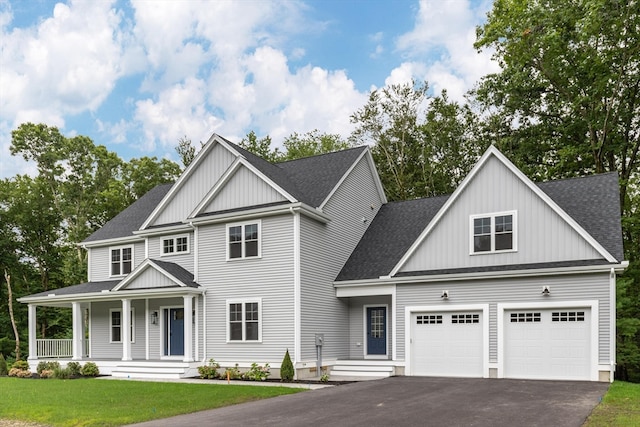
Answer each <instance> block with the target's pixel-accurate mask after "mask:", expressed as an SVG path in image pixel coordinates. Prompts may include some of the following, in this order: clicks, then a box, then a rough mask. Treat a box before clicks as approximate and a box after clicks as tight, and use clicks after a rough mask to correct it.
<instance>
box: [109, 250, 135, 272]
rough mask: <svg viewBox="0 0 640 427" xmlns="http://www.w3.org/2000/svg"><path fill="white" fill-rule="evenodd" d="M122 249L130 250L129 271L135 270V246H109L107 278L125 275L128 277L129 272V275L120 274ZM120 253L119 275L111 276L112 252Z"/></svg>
mask: <svg viewBox="0 0 640 427" xmlns="http://www.w3.org/2000/svg"><path fill="white" fill-rule="evenodd" d="M123 249H131V271H133V270H134V269H135V259H136V257H135V246H134V245H124V246H110V247H109V267H108V268H109V277H125V276H126V275H128V274H129V273H131V271H130V272H129V273H122V250H123ZM116 250H117V251H120V274H112V273H113V270H112V267H113V261H112V257H113V254H112V252H113V251H116Z"/></svg>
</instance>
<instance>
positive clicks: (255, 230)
mask: <svg viewBox="0 0 640 427" xmlns="http://www.w3.org/2000/svg"><path fill="white" fill-rule="evenodd" d="M260 256H261V253H260V222H259V221H254V222H247V223H242V224H228V225H227V259H237V258H258V257H260Z"/></svg>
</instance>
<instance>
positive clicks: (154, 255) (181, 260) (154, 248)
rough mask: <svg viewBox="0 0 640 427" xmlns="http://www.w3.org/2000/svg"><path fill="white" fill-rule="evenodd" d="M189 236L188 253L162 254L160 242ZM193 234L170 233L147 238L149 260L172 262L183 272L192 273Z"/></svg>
mask: <svg viewBox="0 0 640 427" xmlns="http://www.w3.org/2000/svg"><path fill="white" fill-rule="evenodd" d="M187 235H188V236H189V253H186V254H169V255H163V254H162V240H163V239H166V238H169V237H182V236H187ZM193 245H194V241H193V233H192V232H191V233H170V234H167V235H164V236H154V237H149V258H151V259H159V260H161V261H167V262H173V263H174V264H178V265H179V266H181V267H183V268H184V269H185V270H188V271H191V272H193V260H194V250H193Z"/></svg>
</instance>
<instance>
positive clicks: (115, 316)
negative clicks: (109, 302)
mask: <svg viewBox="0 0 640 427" xmlns="http://www.w3.org/2000/svg"><path fill="white" fill-rule="evenodd" d="M111 324H112V325H113V326H120V324H121V323H120V312H119V311H112V312H111Z"/></svg>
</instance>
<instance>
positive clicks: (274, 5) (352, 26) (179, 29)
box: [0, 0, 498, 178]
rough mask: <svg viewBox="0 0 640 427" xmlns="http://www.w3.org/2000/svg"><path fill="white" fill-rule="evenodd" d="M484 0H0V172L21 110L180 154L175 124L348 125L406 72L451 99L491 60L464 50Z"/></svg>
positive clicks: (153, 150) (269, 128)
mask: <svg viewBox="0 0 640 427" xmlns="http://www.w3.org/2000/svg"><path fill="white" fill-rule="evenodd" d="M490 7H491V1H490V0H435V1H434V0H411V1H410V0H344V1H340V0H323V1H320V0H314V1H310V0H309V1H297V0H285V1H267V0H235V1H226V0H218V1H215V2H214V1H198V0H181V1H172V0H157V1H153V0H143V1H136V0H131V1H125V0H99V1H64V2H63V1H60V2H55V1H49V0H28V1H24V0H12V1H8V0H0V47H1V51H0V178H3V177H8V176H13V175H15V174H16V173H33V171H34V167H33V165H30V164H28V163H26V162H24V161H22V160H21V159H17V158H15V157H11V156H10V154H9V145H10V142H11V130H13V129H15V128H17V127H18V126H19V125H20V124H21V123H24V122H28V121H31V122H36V123H37V122H42V123H46V124H48V125H50V126H57V127H58V128H59V129H60V130H61V131H62V132H63V134H65V135H67V136H73V135H76V134H81V135H86V136H88V137H90V138H91V139H92V140H93V141H94V142H95V143H96V144H103V145H106V146H107V147H108V148H109V149H110V150H112V151H116V152H117V153H118V154H119V155H120V156H121V157H122V158H124V159H129V158H131V157H141V156H157V157H168V158H171V159H173V160H176V161H177V160H178V158H177V155H176V153H175V149H174V148H175V146H176V145H177V141H178V139H179V138H181V137H184V136H186V137H187V138H189V139H191V140H192V141H194V142H197V141H206V140H207V139H208V138H209V136H210V135H211V134H212V133H213V132H216V133H219V134H221V135H223V136H225V137H227V138H229V139H231V140H233V141H239V140H240V139H241V138H242V137H243V136H245V135H246V134H247V132H249V131H251V130H254V131H255V132H256V133H257V134H258V135H259V136H264V135H270V136H271V137H272V139H273V141H274V143H276V144H279V143H281V141H282V139H283V138H284V137H286V136H288V135H290V134H291V133H293V132H298V133H305V132H308V131H311V130H314V129H318V130H320V131H321V132H328V133H337V134H340V135H343V136H344V137H347V136H348V135H349V134H350V133H351V130H352V126H353V125H352V124H351V123H350V122H349V116H350V115H351V114H352V113H353V112H355V111H356V110H357V109H359V108H360V107H362V106H363V105H364V103H365V102H366V99H367V95H368V93H369V91H371V90H372V89H375V88H380V87H383V86H385V85H386V84H390V83H402V82H406V81H409V80H410V79H411V78H414V79H417V80H419V81H420V80H426V81H428V82H429V84H430V86H431V87H432V89H433V91H434V92H440V91H441V90H442V89H447V91H448V92H449V95H450V97H451V98H453V99H455V100H462V99H463V98H462V97H463V95H464V93H465V92H466V91H467V90H468V89H470V88H471V87H472V86H473V85H474V84H475V83H476V82H477V81H478V79H480V78H481V77H482V76H483V75H485V74H487V73H489V72H495V71H497V70H498V67H497V65H496V64H495V63H494V62H493V61H491V59H490V57H491V52H482V53H477V52H476V51H475V50H474V49H473V46H472V44H473V41H474V34H475V26H476V25H479V24H481V23H482V22H483V21H484V19H485V17H486V13H487V11H488V10H489V9H490Z"/></svg>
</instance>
